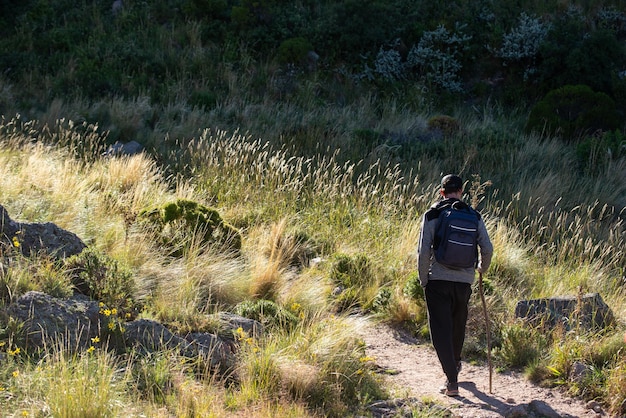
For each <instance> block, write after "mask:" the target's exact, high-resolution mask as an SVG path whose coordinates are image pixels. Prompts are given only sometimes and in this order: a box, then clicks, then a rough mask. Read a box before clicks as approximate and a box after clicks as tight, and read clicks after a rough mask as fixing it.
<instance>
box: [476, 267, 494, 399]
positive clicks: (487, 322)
mask: <svg viewBox="0 0 626 418" xmlns="http://www.w3.org/2000/svg"><path fill="white" fill-rule="evenodd" d="M478 289H479V290H480V299H481V300H482V302H483V312H484V314H485V325H486V328H487V363H488V364H489V393H493V392H492V390H491V387H492V386H491V383H492V377H493V366H492V364H491V330H490V328H491V327H490V324H489V313H488V312H487V302H486V301H485V292H484V291H483V274H482V273H478Z"/></svg>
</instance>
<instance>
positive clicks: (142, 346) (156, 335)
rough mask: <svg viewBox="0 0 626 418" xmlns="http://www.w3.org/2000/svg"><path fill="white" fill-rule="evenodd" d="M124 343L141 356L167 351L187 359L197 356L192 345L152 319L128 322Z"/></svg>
mask: <svg viewBox="0 0 626 418" xmlns="http://www.w3.org/2000/svg"><path fill="white" fill-rule="evenodd" d="M124 342H125V343H126V345H127V346H128V347H132V348H134V349H135V350H136V351H137V352H139V353H141V354H147V353H151V352H155V351H167V350H172V351H176V352H178V353H179V354H181V355H183V356H187V357H194V354H196V353H195V352H194V349H193V346H192V344H191V343H189V342H187V341H186V340H185V339H183V338H181V337H179V336H177V335H175V334H174V333H172V332H171V331H170V330H169V329H167V328H166V327H165V326H164V325H163V324H161V323H159V322H157V321H153V320H150V319H139V320H136V321H131V322H128V323H127V324H126V326H125V328H124Z"/></svg>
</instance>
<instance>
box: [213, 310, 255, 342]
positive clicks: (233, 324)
mask: <svg viewBox="0 0 626 418" xmlns="http://www.w3.org/2000/svg"><path fill="white" fill-rule="evenodd" d="M218 319H219V322H220V327H221V328H225V329H226V330H227V331H228V332H232V333H234V332H235V331H236V330H237V329H238V328H241V329H242V330H243V331H244V332H245V333H246V334H248V335H249V336H250V337H253V338H260V337H261V335H263V332H264V331H265V329H264V327H263V324H261V323H260V322H259V321H255V320H254V319H250V318H245V317H243V316H239V315H236V314H233V313H230V312H220V313H219V314H218Z"/></svg>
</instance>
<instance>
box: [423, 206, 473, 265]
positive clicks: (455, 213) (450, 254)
mask: <svg viewBox="0 0 626 418" xmlns="http://www.w3.org/2000/svg"><path fill="white" fill-rule="evenodd" d="M479 220H480V214H479V213H478V212H476V211H475V210H474V209H472V208H471V207H469V206H468V205H467V204H465V203H463V202H461V201H456V202H454V203H453V204H452V205H446V206H444V207H442V208H441V209H440V212H439V220H438V225H437V230H436V232H435V241H434V243H433V249H434V250H435V259H436V260H437V262H438V263H439V264H443V265H445V266H447V267H450V268H457V269H458V268H470V267H476V264H477V262H478V244H477V239H478V221H479Z"/></svg>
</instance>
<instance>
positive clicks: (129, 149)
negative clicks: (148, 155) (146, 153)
mask: <svg viewBox="0 0 626 418" xmlns="http://www.w3.org/2000/svg"><path fill="white" fill-rule="evenodd" d="M143 150H144V146H143V145H141V144H140V143H139V142H137V141H130V142H126V143H123V142H116V143H114V144H113V145H111V146H110V147H109V149H108V150H106V151H105V152H104V153H103V154H102V155H103V156H107V157H113V156H122V155H136V154H141V153H142V152H143Z"/></svg>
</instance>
